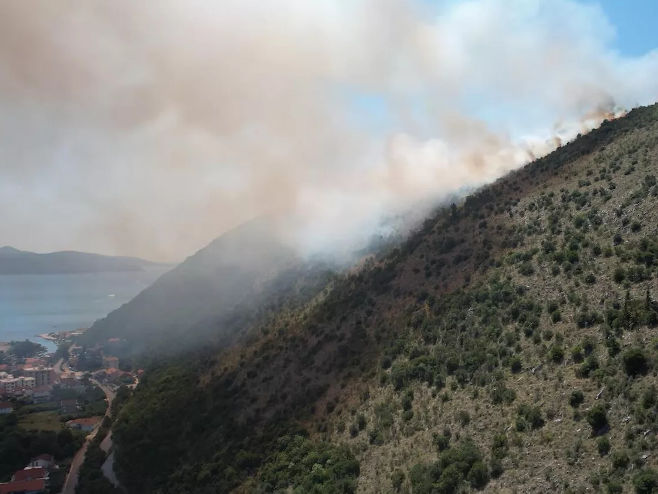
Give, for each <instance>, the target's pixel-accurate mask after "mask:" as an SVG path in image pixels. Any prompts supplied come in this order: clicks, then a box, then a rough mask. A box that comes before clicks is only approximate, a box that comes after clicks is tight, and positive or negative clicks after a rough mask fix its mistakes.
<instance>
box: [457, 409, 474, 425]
mask: <svg viewBox="0 0 658 494" xmlns="http://www.w3.org/2000/svg"><path fill="white" fill-rule="evenodd" d="M457 421H459V425H461V426H462V427H465V426H467V425H468V424H469V423H470V422H471V416H470V415H469V414H468V412H467V411H466V410H460V411H459V412H457Z"/></svg>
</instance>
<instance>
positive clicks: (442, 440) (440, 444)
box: [433, 433, 450, 451]
mask: <svg viewBox="0 0 658 494" xmlns="http://www.w3.org/2000/svg"><path fill="white" fill-rule="evenodd" d="M433 439H434V444H435V445H436V448H437V449H438V450H439V451H444V450H446V449H448V446H449V445H450V435H449V434H446V433H443V434H434V436H433Z"/></svg>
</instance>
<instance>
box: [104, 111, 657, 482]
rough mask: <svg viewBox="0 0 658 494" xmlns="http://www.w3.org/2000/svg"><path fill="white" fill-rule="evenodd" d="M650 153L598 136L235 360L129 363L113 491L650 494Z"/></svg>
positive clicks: (648, 132)
mask: <svg viewBox="0 0 658 494" xmlns="http://www.w3.org/2000/svg"><path fill="white" fill-rule="evenodd" d="M656 135H658V108H656V107H652V108H646V109H641V110H637V111H633V112H631V113H630V114H629V116H628V117H626V118H624V119H619V120H615V121H612V122H607V123H604V124H603V125H602V126H601V128H600V129H598V130H597V131H594V132H592V133H590V134H587V135H585V136H582V137H581V138H579V139H577V140H576V141H574V142H573V143H570V144H567V145H565V146H562V147H560V148H559V149H558V150H556V151H555V152H554V153H552V154H551V155H549V156H547V157H545V158H542V159H539V160H537V161H535V162H533V163H532V164H530V165H528V166H527V167H525V168H523V169H521V170H519V171H517V172H514V173H512V174H510V175H509V176H507V177H505V178H503V179H501V180H499V181H498V182H496V183H495V184H492V185H491V186H488V187H485V188H483V189H481V190H479V191H477V192H476V193H474V194H472V195H471V196H469V197H468V198H467V199H466V200H464V201H463V203H461V204H455V205H452V206H450V207H448V208H444V209H439V210H437V211H436V212H435V213H434V214H433V215H432V216H431V217H430V218H428V219H427V220H426V221H425V222H424V223H423V224H422V225H420V226H419V227H418V229H417V231H415V232H414V233H413V234H412V235H410V237H409V238H408V239H407V240H405V241H404V242H402V243H400V244H398V245H393V246H390V247H389V248H387V249H385V250H383V251H382V252H381V253H379V254H378V255H377V256H373V257H368V258H367V259H364V260H363V262H362V263H361V264H360V265H359V267H358V269H357V268H355V269H353V270H351V271H349V272H346V273H344V274H343V275H340V276H336V277H334V278H332V279H331V282H330V283H329V284H327V285H326V286H325V288H324V289H322V290H321V291H320V292H319V295H318V296H316V297H313V298H312V300H311V301H310V302H309V303H308V304H306V305H304V304H302V305H299V306H295V307H293V308H289V309H288V310H283V311H278V312H277V311H272V312H268V313H267V316H266V317H263V318H260V319H258V320H257V321H255V320H253V319H252V320H250V323H249V324H245V325H244V327H242V328H241V330H240V331H241V338H240V340H239V342H237V343H235V344H231V345H226V346H222V345H220V346H219V347H213V346H211V345H208V348H205V349H203V350H197V351H195V352H191V353H188V354H185V355H181V356H180V357H179V358H177V359H168V360H164V359H163V360H162V361H158V360H157V359H154V360H151V361H149V365H148V366H147V371H146V374H145V376H144V377H143V379H142V380H141V383H140V386H139V387H138V388H137V389H136V391H135V393H134V394H133V395H132V396H130V397H128V396H126V403H125V406H124V408H123V410H122V411H121V412H120V413H119V415H118V416H117V417H116V424H115V426H114V429H113V430H114V432H113V434H114V436H113V437H114V439H115V444H116V453H117V457H116V468H117V473H118V475H119V478H120V480H121V482H122V484H123V485H125V487H126V489H127V490H128V492H139V493H149V492H161V493H166V492H188V491H191V490H192V489H196V490H197V491H199V492H230V491H232V490H235V492H272V491H277V490H278V491H285V490H286V489H287V490H289V491H292V492H351V491H353V490H355V489H357V488H358V489H360V490H363V491H364V492H391V491H393V492H412V493H414V494H415V493H422V492H428V493H430V492H432V493H434V492H460V491H464V490H466V491H467V490H469V489H471V490H477V489H485V490H486V489H490V490H492V491H503V492H504V491H513V490H516V491H518V492H551V491H556V492H562V491H565V492H566V491H569V492H587V491H589V490H592V489H593V490H594V491H596V492H621V491H622V490H623V489H626V491H628V490H629V489H630V488H631V486H634V488H635V489H636V490H637V491H638V492H651V489H654V487H653V484H652V482H653V481H654V479H655V473H654V472H655V470H656V466H657V463H656V461H658V441H656V439H655V431H656V430H658V409H657V408H656V407H657V404H658V399H657V398H656V389H655V386H652V385H654V384H655V383H654V381H655V369H656V367H655V363H656V361H657V358H658V333H656V331H657V327H658V303H657V302H656V298H657V296H658V294H657V292H656V280H657V279H658V238H657V234H658V232H657V230H656V227H655V225H656V224H658V193H654V192H656V187H657V185H656V184H655V180H653V179H651V178H648V179H647V178H646V177H647V176H653V177H654V179H655V176H656V174H657V173H658V159H657V156H658V139H657V138H656ZM626 172H628V173H626ZM278 307H281V306H280V305H279V306H278ZM286 307H289V306H286ZM209 330H210V329H209ZM607 431H609V433H607ZM642 489H644V490H642ZM647 489H648V490H647Z"/></svg>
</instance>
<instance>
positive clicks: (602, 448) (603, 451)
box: [596, 436, 610, 456]
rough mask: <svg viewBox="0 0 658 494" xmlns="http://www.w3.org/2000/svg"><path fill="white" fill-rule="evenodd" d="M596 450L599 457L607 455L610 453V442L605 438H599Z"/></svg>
mask: <svg viewBox="0 0 658 494" xmlns="http://www.w3.org/2000/svg"><path fill="white" fill-rule="evenodd" d="M596 449H597V450H598V452H599V454H600V455H601V456H605V455H607V454H608V453H609V452H610V441H609V440H608V438H607V437H605V436H604V437H600V438H599V440H598V441H596Z"/></svg>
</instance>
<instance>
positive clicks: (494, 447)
mask: <svg viewBox="0 0 658 494" xmlns="http://www.w3.org/2000/svg"><path fill="white" fill-rule="evenodd" d="M508 449H509V446H508V444H507V436H506V435H505V434H504V433H500V434H495V435H494V437H493V440H492V443H491V455H492V456H493V457H494V458H505V456H507V450H508Z"/></svg>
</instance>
